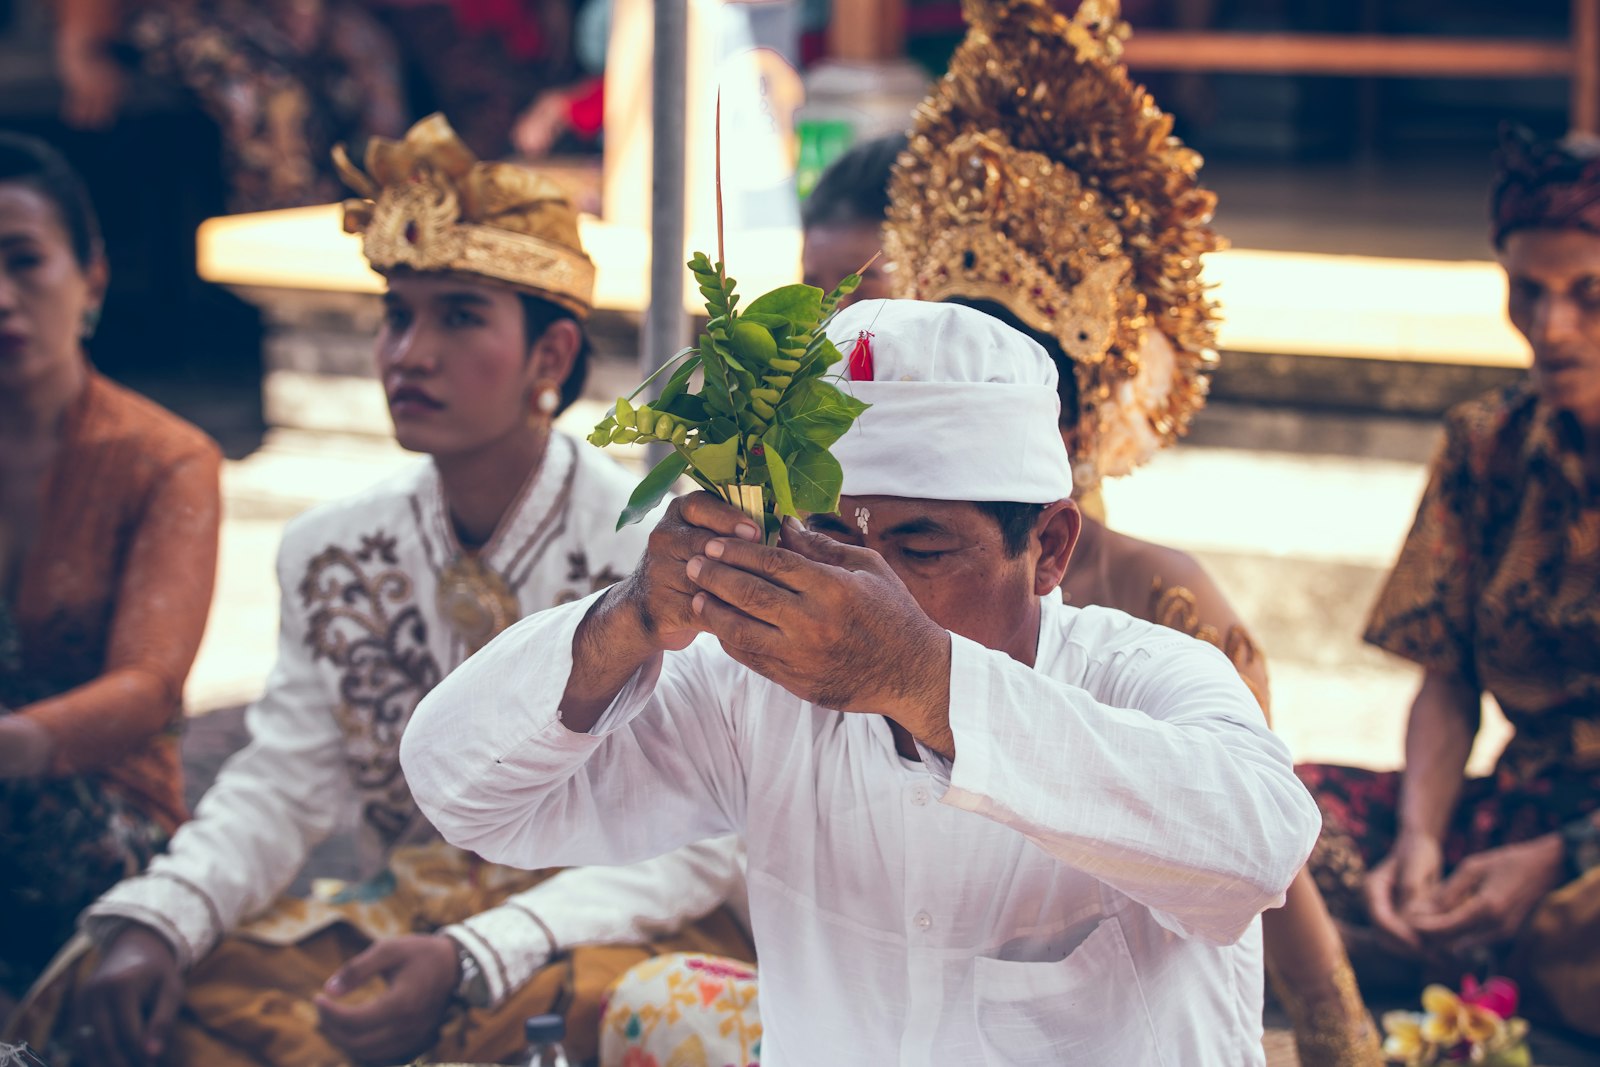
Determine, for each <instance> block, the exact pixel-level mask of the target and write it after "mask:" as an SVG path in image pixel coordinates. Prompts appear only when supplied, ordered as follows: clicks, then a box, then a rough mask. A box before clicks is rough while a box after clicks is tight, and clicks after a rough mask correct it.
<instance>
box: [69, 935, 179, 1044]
mask: <svg viewBox="0 0 1600 1067" xmlns="http://www.w3.org/2000/svg"><path fill="white" fill-rule="evenodd" d="M182 1003H183V974H182V972H181V971H179V969H178V955H177V953H176V952H175V951H174V950H173V948H172V946H171V945H170V944H168V943H167V939H166V938H164V937H162V936H161V935H160V934H158V933H156V932H155V931H154V930H152V929H150V928H149V927H148V926H143V925H141V924H139V923H129V924H128V925H127V926H126V927H124V928H123V929H122V931H121V932H120V933H118V934H117V936H116V937H115V938H114V939H113V940H112V942H111V944H110V945H108V946H107V947H106V950H105V952H104V953H103V954H102V955H101V957H100V962H99V963H98V964H96V965H95V968H94V971H93V972H92V973H91V974H90V975H89V977H88V979H87V980H86V981H85V982H84V983H83V985H82V986H81V987H79V989H78V993H77V998H76V1000H75V1002H74V1004H73V1012H72V1014H73V1019H74V1024H73V1030H72V1036H73V1043H74V1045H75V1046H76V1049H77V1052H78V1057H79V1058H80V1059H82V1060H83V1062H85V1063H93V1064H96V1065H97V1067H132V1065H135V1064H148V1063H154V1062H155V1061H156V1060H157V1059H158V1058H159V1057H160V1056H161V1052H162V1049H163V1048H164V1047H165V1045H166V1040H167V1031H168V1030H170V1029H171V1028H172V1020H173V1019H174V1018H176V1017H177V1014H178V1008H179V1006H180V1005H181V1004H182Z"/></svg>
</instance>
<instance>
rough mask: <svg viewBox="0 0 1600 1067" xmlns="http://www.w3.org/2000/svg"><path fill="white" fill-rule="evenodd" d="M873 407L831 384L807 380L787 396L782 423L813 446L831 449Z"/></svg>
mask: <svg viewBox="0 0 1600 1067" xmlns="http://www.w3.org/2000/svg"><path fill="white" fill-rule="evenodd" d="M869 406H870V405H868V404H865V403H863V402H862V401H860V400H857V399H856V398H855V397H853V396H851V395H850V394H849V393H846V392H844V391H843V390H842V389H840V388H839V387H838V386H836V385H834V384H832V383H831V382H825V381H822V380H821V379H820V378H806V379H803V380H801V381H797V382H795V384H794V385H793V387H791V388H790V389H789V391H788V393H787V394H786V395H785V396H784V398H783V403H782V405H780V406H779V408H778V421H779V423H781V424H782V425H783V427H784V428H785V429H787V430H789V431H790V432H791V433H794V434H796V435H798V436H800V437H802V438H804V439H805V440H806V441H809V442H810V443H811V444H812V445H815V446H816V447H818V448H830V447H832V445H833V443H834V442H835V441H837V440H838V439H839V438H841V437H843V436H844V434H845V431H846V430H848V429H850V426H851V424H852V423H854V422H855V421H856V418H857V417H858V416H859V415H860V414H861V413H862V412H863V411H865V410H867V408H868V407H869Z"/></svg>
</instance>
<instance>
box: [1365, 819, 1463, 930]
mask: <svg viewBox="0 0 1600 1067" xmlns="http://www.w3.org/2000/svg"><path fill="white" fill-rule="evenodd" d="M1443 869H1444V850H1443V849H1442V848H1441V847H1440V845H1439V842H1438V840H1437V839H1435V838H1433V837H1430V836H1428V835H1427V834H1420V833H1405V832H1402V833H1401V835H1400V837H1399V839H1398V840H1397V841H1395V844H1394V849H1393V851H1391V852H1390V853H1389V855H1387V856H1385V857H1384V859H1383V861H1382V862H1380V863H1379V864H1378V865H1377V866H1376V867H1373V868H1372V870H1371V871H1369V872H1368V873H1367V882H1366V887H1365V892H1366V896H1367V914H1368V915H1370V916H1371V917H1372V921H1373V922H1374V923H1375V924H1377V927H1378V929H1379V930H1381V931H1382V932H1383V933H1385V934H1387V935H1389V937H1391V938H1393V939H1394V941H1396V942H1398V943H1399V944H1400V945H1401V946H1404V947H1405V948H1407V949H1409V950H1411V951H1412V952H1414V953H1421V952H1422V951H1423V945H1422V939H1421V938H1420V937H1418V936H1417V932H1416V930H1415V929H1414V928H1413V927H1412V924H1411V919H1410V917H1411V916H1413V915H1415V914H1416V913H1417V912H1418V910H1419V909H1420V908H1425V907H1426V906H1427V902H1428V901H1429V900H1431V899H1432V894H1433V891H1434V888H1435V887H1436V886H1437V885H1438V883H1439V874H1440V872H1441V871H1442V870H1443Z"/></svg>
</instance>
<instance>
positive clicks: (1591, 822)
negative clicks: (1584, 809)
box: [1561, 815, 1600, 881]
mask: <svg viewBox="0 0 1600 1067" xmlns="http://www.w3.org/2000/svg"><path fill="white" fill-rule="evenodd" d="M1561 845H1562V849H1563V851H1564V853H1565V855H1566V859H1567V875H1568V879H1567V880H1568V881H1575V880H1577V879H1579V878H1582V877H1583V876H1584V875H1585V874H1588V873H1589V872H1590V871H1592V870H1594V869H1595V868H1596V867H1600V823H1596V822H1595V818H1594V816H1593V815H1585V816H1584V817H1583V818H1581V819H1574V820H1573V821H1571V822H1569V823H1567V825H1565V826H1563V827H1562V828H1561Z"/></svg>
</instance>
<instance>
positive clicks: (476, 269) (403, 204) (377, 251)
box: [333, 114, 594, 317]
mask: <svg viewBox="0 0 1600 1067" xmlns="http://www.w3.org/2000/svg"><path fill="white" fill-rule="evenodd" d="M333 161H334V164H335V165H336V166H337V167H338V169H339V176H340V177H341V178H343V179H344V180H345V183H346V184H348V185H349V186H350V188H352V189H354V190H355V191H356V192H358V193H360V194H361V195H362V196H363V197H365V198H366V199H364V200H346V201H345V202H344V228H345V231H346V232H347V233H359V234H361V235H362V242H361V248H362V251H363V252H364V253H365V254H366V257H367V260H368V262H370V263H371V264H372V267H373V269H374V270H376V271H378V272H379V273H380V274H387V273H388V272H389V271H391V270H394V269H395V268H410V269H412V270H418V271H449V272H456V273H461V274H471V275H475V276H477V277H479V278H483V279H486V280H488V281H491V282H496V283H499V284H502V285H507V286H510V287H512V288H514V289H517V290H519V291H521V292H526V293H531V294H532V295H534V296H538V297H542V298H544V299H546V300H550V301H552V302H554V303H556V304H559V305H561V306H562V307H564V308H566V309H568V310H569V311H571V312H572V313H573V314H575V315H578V316H580V317H582V316H585V315H587V314H588V313H589V309H590V307H591V306H593V302H594V263H593V262H591V261H590V259H589V257H588V256H587V255H586V254H585V253H584V251H583V245H582V243H581V242H580V241H579V240H578V215H577V212H576V211H574V210H573V208H572V205H571V203H569V202H568V200H567V195H566V193H565V192H564V191H563V190H562V189H561V187H560V186H559V185H557V184H556V183H555V182H554V181H552V180H550V179H549V178H548V177H546V176H544V175H542V174H538V173H536V172H534V171H531V170H528V169H527V168H526V167H521V166H517V165H516V164H514V163H486V162H480V161H479V160H478V159H477V158H476V157H475V156H474V155H473V154H472V150H471V149H469V148H468V147H467V146H466V145H465V144H463V143H462V141H461V139H460V138H459V137H457V136H456V132H455V131H454V130H453V129H451V128H450V123H449V122H447V121H446V120H445V117H444V116H443V115H439V114H434V115H429V116H428V117H427V118H425V119H423V120H422V121H421V122H418V123H417V124H416V125H415V126H412V127H411V129H410V130H408V131H406V135H405V139H404V140H400V141H392V140H389V139H387V138H383V137H374V138H372V140H371V141H369V142H368V144H367V156H366V170H365V172H363V171H362V170H361V169H359V168H357V167H356V166H355V165H354V164H353V163H351V161H350V158H349V156H348V155H347V154H346V153H345V150H344V146H343V145H339V146H338V147H336V148H335V149H334V150H333Z"/></svg>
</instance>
